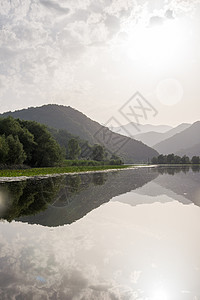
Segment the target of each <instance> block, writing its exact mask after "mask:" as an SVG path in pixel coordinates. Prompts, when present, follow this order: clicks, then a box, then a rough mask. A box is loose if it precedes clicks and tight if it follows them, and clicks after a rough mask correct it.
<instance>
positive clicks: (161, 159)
mask: <svg viewBox="0 0 200 300" xmlns="http://www.w3.org/2000/svg"><path fill="white" fill-rule="evenodd" d="M151 162H152V164H156V165H157V164H158V165H159V164H177V165H179V164H200V157H199V156H193V157H192V159H190V158H189V157H188V156H186V155H184V156H182V157H181V156H178V155H175V154H173V153H172V154H168V155H163V154H160V155H159V156H158V157H153V158H152V160H151Z"/></svg>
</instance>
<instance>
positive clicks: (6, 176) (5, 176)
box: [0, 165, 135, 182]
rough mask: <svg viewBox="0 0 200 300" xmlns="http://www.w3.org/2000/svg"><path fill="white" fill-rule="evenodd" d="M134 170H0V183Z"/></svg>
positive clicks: (82, 167)
mask: <svg viewBox="0 0 200 300" xmlns="http://www.w3.org/2000/svg"><path fill="white" fill-rule="evenodd" d="M130 168H135V166H134V165H119V166H118V165H116V166H115V165H112V166H69V167H53V168H33V169H22V170H0V182H6V181H20V180H26V179H30V178H37V177H38V178H45V177H51V176H60V175H67V174H85V173H94V172H110V171H119V170H126V169H130Z"/></svg>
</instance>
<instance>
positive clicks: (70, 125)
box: [0, 104, 158, 163]
mask: <svg viewBox="0 0 200 300" xmlns="http://www.w3.org/2000/svg"><path fill="white" fill-rule="evenodd" d="M7 116H12V117H14V118H20V119H23V120H31V121H37V122H39V123H42V124H45V125H47V126H49V127H52V128H56V129H65V130H67V131H68V132H69V133H70V134H72V135H74V136H78V137H80V138H81V139H83V140H87V141H88V142H89V143H91V144H95V143H97V144H101V145H103V146H105V148H106V149H108V150H109V151H110V152H111V153H117V155H119V156H120V157H121V158H123V160H124V161H125V162H126V163H133V162H147V161H148V160H151V158H152V157H154V156H157V155H158V152H157V151H156V150H154V149H152V148H150V147H148V146H147V145H145V144H143V143H142V142H140V141H136V140H134V139H131V138H129V137H125V136H123V135H120V134H117V133H114V132H112V131H110V130H109V129H108V128H107V127H104V126H102V125H100V124H99V123H97V122H95V121H93V120H91V119H90V118H88V117H87V116H86V115H84V114H83V113H81V112H79V111H78V110H75V109H74V108H72V107H70V106H63V105H56V104H49V105H44V106H41V107H35V108H33V107H31V108H28V109H22V110H18V111H15V112H6V113H4V114H1V115H0V117H7Z"/></svg>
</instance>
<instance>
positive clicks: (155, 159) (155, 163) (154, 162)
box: [151, 157, 158, 165]
mask: <svg viewBox="0 0 200 300" xmlns="http://www.w3.org/2000/svg"><path fill="white" fill-rule="evenodd" d="M151 162H152V164H154V165H157V163H158V159H157V157H153V158H152V160H151Z"/></svg>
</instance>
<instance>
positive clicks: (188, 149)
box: [154, 121, 200, 155]
mask: <svg viewBox="0 0 200 300" xmlns="http://www.w3.org/2000/svg"><path fill="white" fill-rule="evenodd" d="M199 132H200V121H198V122H195V123H194V124H192V125H191V126H190V127H188V128H187V129H185V130H183V131H181V132H179V133H177V134H175V135H173V136H172V137H170V138H168V139H166V140H164V141H162V142H160V143H158V144H156V145H155V146H154V149H156V150H157V151H158V152H159V153H162V154H169V153H175V154H181V155H185V154H186V155H189V153H192V152H193V153H194V149H195V152H196V153H195V154H194V155H199V154H200V148H199V146H198V145H199V144H200V136H199Z"/></svg>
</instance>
